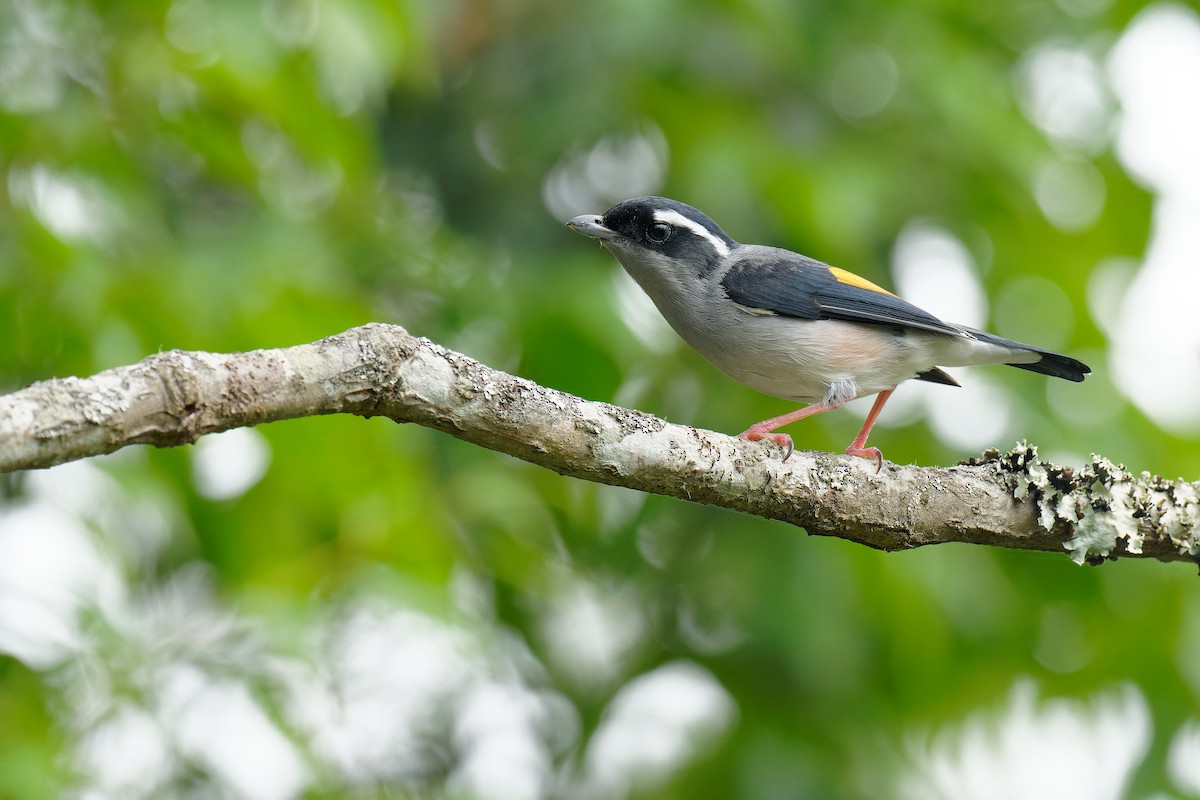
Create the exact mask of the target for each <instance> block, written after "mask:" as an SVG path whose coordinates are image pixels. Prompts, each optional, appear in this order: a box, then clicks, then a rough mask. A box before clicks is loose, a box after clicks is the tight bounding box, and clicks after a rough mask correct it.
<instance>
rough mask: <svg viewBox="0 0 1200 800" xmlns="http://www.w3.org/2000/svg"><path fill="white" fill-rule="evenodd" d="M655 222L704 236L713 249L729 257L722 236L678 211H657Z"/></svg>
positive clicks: (727, 247)
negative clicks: (676, 226) (675, 226)
mask: <svg viewBox="0 0 1200 800" xmlns="http://www.w3.org/2000/svg"><path fill="white" fill-rule="evenodd" d="M654 221H655V222H665V223H667V224H668V225H678V226H679V227H681V228H687V229H688V230H689V231H691V232H692V233H694V234H696V235H697V236H703V237H704V238H705V239H708V241H709V243H710V244H712V246H713V249H714V250H716V251H717V252H718V253H719V254H720V255H721V257H722V258H724V257H725V256H727V255H729V245H727V244H725V242H724V240H722V239H721V237H720V236H717V235H715V234H714V233H713V232H712V231H710V230H709V229H708V228H706V227H704V226H703V225H701V224H700V223H699V222H696V220H694V219H688V218H687V217H685V216H684V215H683V214H680V213H679V212H678V211H655V212H654Z"/></svg>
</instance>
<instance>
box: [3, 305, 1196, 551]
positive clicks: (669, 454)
mask: <svg viewBox="0 0 1200 800" xmlns="http://www.w3.org/2000/svg"><path fill="white" fill-rule="evenodd" d="M337 413H350V414H358V415H360V416H364V417H369V416H386V417H390V418H391V419H393V420H396V421H397V422H415V423H417V424H420V425H426V426H429V427H431V428H436V429H438V430H441V431H444V432H446V433H449V434H451V435H453V436H457V437H458V438H460V439H463V440H465V441H468V442H473V443H475V444H478V445H481V446H483V447H488V448H491V449H492V450H497V451H500V452H503V453H508V454H510V455H513V456H516V457H517V458H521V459H524V460H526V461H530V462H533V463H535V464H540V465H541V466H544V467H547V468H549V469H552V470H554V471H555V472H558V473H560V474H562V475H567V476H571V477H575V478H583V479H585V480H591V481H598V482H601V483H608V484H613V485H616V486H626V487H629V488H631V489H638V490H641V491H647V492H654V493H657V494H664V495H670V496H672V497H678V498H680V499H684V500H690V501H693V502H698V503H708V504H711V505H716V506H723V507H725V508H730V509H735V510H738V511H744V512H746V513H749V514H755V515H757V516H761V517H767V518H769V519H777V520H782V521H784V522H790V523H792V524H794V525H798V526H801V527H803V528H805V529H806V530H807V531H808V532H809V533H812V534H816V535H822V536H837V537H840V538H843V539H849V540H852V541H855V542H860V543H862V544H866V545H869V546H871V547H876V548H880V549H884V550H903V549H907V548H912V547H919V546H921V545H927V544H937V543H941V542H967V543H973V544H988V545H995V546H999V547H1010V548H1020V549H1026V550H1045V551H1058V552H1063V551H1064V548H1065V549H1066V551H1069V552H1070V554H1071V555H1072V556H1073V557H1074V558H1075V559H1076V560H1077V561H1080V562H1082V561H1085V560H1096V559H1102V558H1104V557H1106V556H1108V557H1113V556H1118V555H1119V556H1140V557H1150V558H1158V559H1162V560H1182V559H1190V560H1195V558H1196V554H1197V553H1198V552H1200V539H1198V537H1197V516H1198V511H1197V508H1198V505H1197V485H1196V484H1189V483H1183V482H1177V483H1172V482H1168V481H1164V480H1162V479H1159V478H1156V477H1150V476H1148V475H1143V476H1141V477H1135V476H1132V475H1130V474H1129V473H1127V472H1125V471H1124V470H1123V469H1121V468H1119V467H1117V466H1115V465H1113V464H1111V463H1109V462H1108V461H1107V460H1105V459H1103V458H1099V457H1097V458H1096V459H1094V461H1093V463H1092V464H1091V465H1089V466H1088V467H1087V468H1086V469H1084V470H1081V471H1072V470H1070V469H1066V468H1059V467H1055V466H1053V465H1050V464H1045V463H1043V462H1040V461H1038V460H1037V457H1036V455H1037V454H1036V450H1034V449H1033V448H1032V447H1028V446H1022V447H1019V448H1018V449H1017V450H1014V451H1013V452H1011V453H1008V454H1005V455H1000V454H999V453H995V452H991V453H987V454H985V455H984V457H983V458H982V459H976V460H973V461H972V463H970V464H965V465H959V466H954V467H948V468H931V467H915V466H900V465H896V464H890V463H886V464H885V465H884V468H883V470H882V472H880V473H878V474H876V472H875V468H874V465H873V464H871V463H868V462H867V461H864V460H862V459H858V458H850V457H846V456H842V455H833V454H829V453H815V452H803V451H797V452H796V453H795V454H794V455H793V456H792V457H791V458H790V459H788V460H787V461H786V462H785V461H783V460H782V459H781V455H782V453H781V451H780V449H779V448H777V447H775V446H773V445H771V444H764V443H761V442H759V443H753V444H752V443H749V442H744V441H741V440H739V439H736V438H734V437H731V436H727V435H724V434H720V433H714V432H712V431H705V430H698V429H696V428H689V427H685V426H682V425H671V424H668V423H667V422H664V421H663V420H661V419H658V418H656V417H653V416H651V415H649V414H644V413H642V412H640V411H632V410H629V409H625V408H620V407H618V406H612V405H608V404H606V403H597V402H591V401H587V400H582V399H580V398H578V397H574V396H572V395H569V394H565V393H563V392H558V391H555V390H553V389H547V388H545V387H543V386H539V385H537V384H535V383H532V382H530V381H527V380H524V379H522V378H518V377H515V376H513V375H508V374H506V373H503V372H499V371H497V370H494V369H491V368H489V367H487V366H485V365H483V364H480V363H479V362H477V361H474V360H472V359H470V358H468V357H467V356H464V355H462V354H460V353H456V352H454V351H452V350H447V349H445V348H443V347H440V346H438V345H436V344H434V343H432V342H430V341H428V340H427V339H419V338H416V337H414V336H411V335H410V334H409V333H408V332H407V331H405V330H404V329H403V328H400V327H397V326H394V325H381V324H372V325H364V326H362V327H359V328H354V329H351V330H349V331H346V332H345V333H342V334H339V335H337V336H331V337H329V338H327V339H322V340H321V341H318V342H313V343H311V344H303V345H298V346H296V347H289V348H283V349H278V350H255V351H252V352H248V353H233V354H216V353H200V352H182V351H171V352H167V353H159V354H157V355H154V356H150V357H149V358H147V359H145V360H143V361H141V362H139V363H137V364H134V365H132V366H128V367H120V368H117V369H111V370H107V371H105V372H101V373H99V374H97V375H93V376H92V377H90V378H63V379H58V380H49V381H44V382H41V383H37V384H34V385H33V386H30V387H28V388H26V389H22V390H21V391H18V392H14V393H12V394H9V395H5V396H0V472H9V471H13V470H22V469H35V468H39V467H48V466H51V465H53V464H59V463H62V462H64V461H71V460H73V459H78V458H84V457H86V456H92V455H99V454H102V453H110V452H112V451H114V450H118V449H120V448H122V447H125V446H126V445H130V444H152V445H156V446H159V447H168V446H173V445H180V444H187V443H190V442H194V441H195V440H196V438H197V437H199V436H202V435H203V434H206V433H211V432H214V431H222V430H227V429H229V428H235V427H240V426H246V425H257V424H259V423H263V422H272V421H275V420H282V419H289V418H293V417H303V416H312V415H318V414H337ZM348 457H349V456H348Z"/></svg>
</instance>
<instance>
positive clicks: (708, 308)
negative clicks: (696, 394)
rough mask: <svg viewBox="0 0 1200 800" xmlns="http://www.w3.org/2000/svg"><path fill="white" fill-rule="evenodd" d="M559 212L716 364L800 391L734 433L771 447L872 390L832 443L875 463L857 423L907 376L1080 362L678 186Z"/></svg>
mask: <svg viewBox="0 0 1200 800" xmlns="http://www.w3.org/2000/svg"><path fill="white" fill-rule="evenodd" d="M566 224H567V227H568V228H570V229H571V230H574V231H576V232H577V233H581V234H583V235H584V236H589V237H592V238H594V239H598V240H600V243H601V244H602V245H603V246H604V247H605V248H606V249H607V250H608V251H609V252H611V253H612V254H613V255H614V256H616V258H617V261H619V262H620V263H621V266H622V267H624V269H625V271H626V272H628V273H629V275H630V276H631V277H632V278H633V279H634V280H635V281H636V282H637V283H638V285H639V286H641V288H642V290H643V291H645V293H646V294H647V295H649V297H650V299H651V300H652V301H653V302H654V305H655V306H656V307H657V308H658V311H659V313H661V314H662V316H663V317H664V318H665V319H666V321H667V322H668V323H669V324H670V326H671V327H672V328H673V329H674V330H675V332H676V333H678V334H679V336H680V337H681V338H682V339H683V340H684V341H685V342H687V343H688V344H689V345H690V346H691V347H692V348H694V349H695V350H696V351H697V352H698V353H700V355H701V356H703V357H704V358H705V359H707V360H708V361H709V362H711V363H712V364H713V365H714V366H716V367H717V368H718V369H720V370H721V371H722V372H724V373H725V374H726V375H728V376H729V377H731V378H733V379H734V380H736V381H738V382H740V383H742V384H745V385H746V386H749V387H750V388H752V389H754V390H756V391H759V392H762V393H763V394H767V395H771V396H774V397H779V398H783V399H785V400H790V401H794V402H798V403H805V404H807V405H805V406H804V407H803V408H800V409H797V410H795V411H791V412H788V413H786V414H781V415H779V416H777V417H772V418H771V419H767V420H763V421H762V422H759V423H756V424H754V425H751V426H750V427H749V428H747V429H746V430H745V431H743V432H742V433H741V434H739V438H741V439H745V440H748V441H751V442H757V441H762V440H771V441H774V442H776V443H777V444H778V445H779V446H780V447H782V448H783V450H784V455H783V460H785V461H786V460H787V459H788V457H790V456H791V454H792V451H793V443H792V439H791V437H790V436H788V435H787V434H786V433H777V432H776V430H777V429H778V428H780V427H783V426H784V425H788V424H789V423H792V422H796V421H797V420H800V419H804V418H805V417H811V416H813V415H814V414H821V413H824V412H826V411H833V410H834V409H837V408H841V407H842V406H844V405H845V404H846V403H848V402H850V401H851V400H854V399H855V398H858V397H868V396H870V395H876V399H875V402H874V404H873V405H872V406H871V410H870V412H869V413H868V414H867V418H866V421H865V422H864V423H863V426H862V429H861V430H859V432H858V435H857V436H856V437H854V441H852V442H851V443H850V446H849V447H847V448H846V451H845V452H846V454H847V455H850V456H857V457H860V458H865V459H868V460H871V461H874V462H875V465H876V472H878V471H879V470H881V469H882V467H883V453H882V452H881V451H880V450H879V449H878V448H876V447H868V446H867V437H868V436H869V435H870V433H871V428H872V427H873V426H874V425H875V422H876V420H877V419H878V418H879V414H880V412H881V411H882V410H883V407H884V404H885V403H887V401H888V398H889V397H891V396H892V392H894V391H895V390H896V387H897V386H898V385H900V384H901V383H903V382H904V381H907V380H919V381H928V382H931V383H940V384H945V385H947V386H959V385H960V384H959V383H958V382H957V381H956V380H955V379H954V378H953V377H952V376H951V375H949V374H948V373H947V372H945V371H944V370H943V369H942V367H962V366H980V365H994V364H1007V365H1009V366H1013V367H1019V368H1020V369H1025V370H1030V371H1032V372H1038V373H1041V374H1043V375H1050V376H1053V377H1056V378H1063V379H1066V380H1069V381H1076V382H1078V381H1082V380H1083V379H1084V376H1085V375H1088V374H1089V373H1090V372H1091V369H1090V368H1089V367H1088V366H1087V365H1086V364H1084V363H1083V362H1082V361H1079V360H1077V359H1074V358H1071V357H1069V356H1065V355H1062V354H1060V353H1054V352H1051V351H1049V350H1043V349H1042V348H1039V347H1035V346H1033V345H1028V344H1023V343H1021V342H1017V341H1014V340H1012V339H1005V338H1003V337H1001V336H996V335H994V334H991V333H987V332H985V331H981V330H976V329H975V328H970V327H967V326H966V325H957V324H954V323H950V322H944V321H942V320H941V319H939V318H938V317H936V316H934V315H933V314H931V313H929V312H928V311H925V310H923V309H921V308H918V307H917V306H915V305H913V304H912V303H909V302H907V301H905V300H902V299H901V298H900V297H898V296H896V295H895V294H892V293H891V292H889V291H887V290H886V289H883V288H881V287H879V286H877V285H875V284H874V283H872V282H871V281H869V280H867V279H866V278H863V277H862V276H860V275H856V274H854V273H853V272H850V271H848V270H844V269H840V268H839V267H834V266H830V265H829V264H826V263H824V262H821V261H817V260H816V259H813V258H809V257H808V256H805V255H801V254H800V253H796V252H793V251H791V250H785V249H783V248H779V247H769V246H765V245H756V244H741V243H739V242H737V241H734V239H733V238H732V237H730V236H729V234H727V233H726V232H725V231H724V230H722V229H721V227H720V226H719V225H717V223H716V222H714V221H713V220H712V219H711V218H709V217H708V216H707V215H705V214H704V213H703V212H701V211H699V210H698V209H696V208H693V207H692V206H690V205H687V204H686V203H682V202H679V201H678V200H672V199H670V198H666V197H634V198H630V199H628V200H624V201H622V202H619V203H617V204H616V205H614V206H612V207H611V208H609V209H608V210H607V211H605V212H604V213H603V214H602V215H600V214H582V215H580V216H577V217H574V218H573V219H571V220H570V221H568V222H567V223H566Z"/></svg>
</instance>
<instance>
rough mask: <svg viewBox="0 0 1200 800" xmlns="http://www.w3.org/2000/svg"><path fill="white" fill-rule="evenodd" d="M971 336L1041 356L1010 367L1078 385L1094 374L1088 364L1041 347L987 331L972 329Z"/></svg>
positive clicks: (1012, 364)
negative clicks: (1051, 376)
mask: <svg viewBox="0 0 1200 800" xmlns="http://www.w3.org/2000/svg"><path fill="white" fill-rule="evenodd" d="M971 335H972V336H974V337H975V338H976V339H978V340H979V341H981V342H987V343H988V344H995V345H999V346H1000V347H1008V348H1012V349H1013V350H1024V351H1025V352H1027V353H1032V354H1035V355H1038V356H1041V358H1040V359H1039V360H1037V361H1033V362H1030V363H1028V364H1018V363H1010V364H1009V366H1010V367H1018V368H1020V369H1027V370H1029V371H1030V372H1040V373H1041V374H1042V375H1053V376H1054V377H1055V378H1063V379H1065V380H1068V381H1075V382H1076V383H1078V382H1079V381H1082V380H1083V376H1085V375H1089V374H1091V372H1092V370H1091V367H1089V366H1088V365H1087V364H1085V363H1083V362H1082V361H1079V360H1077V359H1074V358H1071V357H1070V356H1064V355H1062V354H1061V353H1053V352H1051V351H1049V350H1043V349H1041V348H1040V347H1033V346H1032V345H1028V344H1024V343H1022V342H1016V341H1013V340H1012V339H1005V338H1004V337H1003V336H996V335H995V334H991V333H987V332H985V331H977V330H974V329H971Z"/></svg>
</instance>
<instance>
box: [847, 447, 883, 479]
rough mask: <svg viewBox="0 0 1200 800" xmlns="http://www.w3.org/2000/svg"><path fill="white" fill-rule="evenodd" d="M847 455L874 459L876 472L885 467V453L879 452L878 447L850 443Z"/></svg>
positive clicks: (869, 459)
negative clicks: (858, 445) (857, 445)
mask: <svg viewBox="0 0 1200 800" xmlns="http://www.w3.org/2000/svg"><path fill="white" fill-rule="evenodd" d="M846 455H848V456H858V457H859V458H865V459H867V460H868V461H874V462H875V473H876V474H879V471H880V470H882V469H883V453H881V452H879V448H878V447H855V446H854V445H850V446H849V447H847V448H846Z"/></svg>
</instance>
